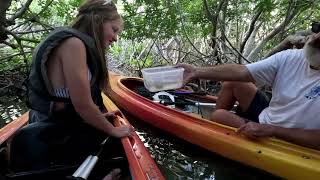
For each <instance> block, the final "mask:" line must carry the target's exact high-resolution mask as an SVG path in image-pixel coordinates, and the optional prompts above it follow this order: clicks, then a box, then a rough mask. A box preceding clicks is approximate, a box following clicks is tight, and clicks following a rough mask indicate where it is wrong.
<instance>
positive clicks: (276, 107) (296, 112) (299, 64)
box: [246, 50, 320, 129]
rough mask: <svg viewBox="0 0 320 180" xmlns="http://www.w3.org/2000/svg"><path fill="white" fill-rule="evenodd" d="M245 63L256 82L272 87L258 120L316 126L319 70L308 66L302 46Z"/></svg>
mask: <svg viewBox="0 0 320 180" xmlns="http://www.w3.org/2000/svg"><path fill="white" fill-rule="evenodd" d="M246 67H247V68H248V70H249V72H250V73H251V75H252V77H253V78H254V80H255V82H256V85H257V86H262V85H268V86H271V87H272V98H271V101H270V105H269V107H267V108H265V109H264V110H263V111H262V112H261V113H260V115H259V122H260V123H261V124H272V125H276V126H281V127H286V128H304V129H319V128H320V71H319V70H313V69H311V68H310V66H309V62H308V61H307V60H306V59H305V56H304V52H303V50H286V51H282V52H279V53H277V54H275V55H273V56H271V57H269V58H267V59H265V60H262V61H259V62H257V63H252V64H247V65H246Z"/></svg>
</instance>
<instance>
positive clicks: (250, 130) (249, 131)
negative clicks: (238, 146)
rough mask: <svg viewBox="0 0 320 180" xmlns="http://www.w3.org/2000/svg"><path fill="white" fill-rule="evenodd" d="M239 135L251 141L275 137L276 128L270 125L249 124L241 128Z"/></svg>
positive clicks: (238, 131)
mask: <svg viewBox="0 0 320 180" xmlns="http://www.w3.org/2000/svg"><path fill="white" fill-rule="evenodd" d="M237 133H240V134H243V135H245V136H247V137H248V138H251V139H256V138H258V137H266V136H274V126H272V125H269V124H259V123H255V122H248V123H246V124H244V125H242V126H240V127H239V129H238V130H237Z"/></svg>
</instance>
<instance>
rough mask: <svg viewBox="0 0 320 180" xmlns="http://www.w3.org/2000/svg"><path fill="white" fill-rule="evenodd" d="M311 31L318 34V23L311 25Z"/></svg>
mask: <svg viewBox="0 0 320 180" xmlns="http://www.w3.org/2000/svg"><path fill="white" fill-rule="evenodd" d="M311 31H312V32H314V33H319V32H320V22H313V23H312V24H311Z"/></svg>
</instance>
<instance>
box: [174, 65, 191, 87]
mask: <svg viewBox="0 0 320 180" xmlns="http://www.w3.org/2000/svg"><path fill="white" fill-rule="evenodd" d="M175 67H177V68H178V67H182V68H183V69H184V72H183V85H186V84H187V83H188V82H190V81H191V80H192V79H194V78H195V72H196V68H195V67H194V66H192V65H190V64H178V65H176V66H175Z"/></svg>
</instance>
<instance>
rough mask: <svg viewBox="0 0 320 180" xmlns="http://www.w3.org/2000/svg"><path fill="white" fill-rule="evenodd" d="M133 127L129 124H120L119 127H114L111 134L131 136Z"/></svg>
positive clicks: (120, 136)
mask: <svg viewBox="0 0 320 180" xmlns="http://www.w3.org/2000/svg"><path fill="white" fill-rule="evenodd" d="M134 131H135V129H134V127H133V126H131V125H120V126H119V127H114V129H113V132H112V135H113V137H117V138H122V137H128V136H129V137H131V136H133V133H134Z"/></svg>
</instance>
